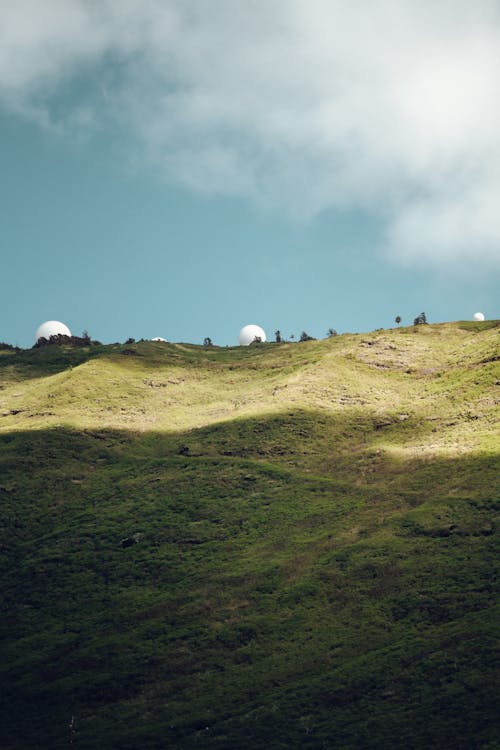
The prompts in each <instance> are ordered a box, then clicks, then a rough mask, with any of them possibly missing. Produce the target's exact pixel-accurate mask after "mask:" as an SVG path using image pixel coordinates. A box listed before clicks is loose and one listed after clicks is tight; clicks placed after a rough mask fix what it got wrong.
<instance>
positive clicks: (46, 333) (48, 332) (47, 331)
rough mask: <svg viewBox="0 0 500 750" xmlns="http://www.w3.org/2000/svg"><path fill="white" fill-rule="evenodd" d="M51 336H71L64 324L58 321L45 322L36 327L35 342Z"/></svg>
mask: <svg viewBox="0 0 500 750" xmlns="http://www.w3.org/2000/svg"><path fill="white" fill-rule="evenodd" d="M51 336H71V331H70V330H69V328H68V326H65V325H64V323H60V322H59V321H58V320H47V321H45V323H42V325H41V326H38V328H37V330H36V334H35V341H38V339H42V338H43V339H50V337H51Z"/></svg>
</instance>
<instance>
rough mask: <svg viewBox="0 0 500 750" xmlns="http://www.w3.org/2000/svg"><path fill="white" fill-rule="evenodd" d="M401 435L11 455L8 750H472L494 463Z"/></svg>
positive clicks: (487, 619)
mask: <svg viewBox="0 0 500 750" xmlns="http://www.w3.org/2000/svg"><path fill="white" fill-rule="evenodd" d="M403 429H406V426H405V423H404V424H400V423H394V424H393V425H391V424H388V425H384V426H380V427H377V426H375V425H374V424H373V419H372V418H371V417H369V418H366V419H364V420H363V419H358V418H356V419H354V418H353V419H351V420H350V421H347V420H345V421H343V422H342V421H341V420H340V419H334V418H330V417H329V416H328V415H324V414H317V413H313V412H298V413H288V414H286V415H279V416H272V417H267V418H262V417H260V418H255V419H250V420H242V419H238V420H234V421H232V422H228V423H221V424H218V425H215V426H213V427H210V428H205V429H203V430H192V431H189V432H180V433H171V434H166V433H154V432H150V433H142V434H138V433H130V432H127V431H119V430H112V431H111V430H89V431H80V432H78V431H74V430H70V429H63V428H56V429H51V430H40V431H30V432H15V433H9V434H4V435H1V436H0V502H1V508H2V521H3V530H4V531H3V538H2V540H1V543H0V555H1V557H2V558H3V562H4V563H5V568H4V569H5V571H6V573H5V576H4V581H5V585H4V594H5V600H4V601H5V609H4V616H3V618H2V620H1V622H0V631H1V634H2V636H3V638H4V642H5V643H6V644H7V646H6V649H5V651H4V658H3V661H2V667H1V671H2V677H3V680H2V682H3V684H4V686H6V687H5V690H4V700H3V706H4V709H3V711H4V713H3V715H2V718H1V722H0V726H1V727H2V730H1V732H2V734H3V743H2V747H4V748H6V750H13V749H14V748H24V749H27V748H35V747H40V746H44V747H51V748H54V750H57V749H58V748H63V747H66V746H67V745H68V744H71V743H70V739H72V737H71V734H70V729H69V724H70V722H71V717H72V716H75V717H76V729H75V732H76V738H77V741H75V742H73V744H76V746H79V747H82V748H95V749H96V750H97V748H103V749H107V748H109V749H111V748H115V747H120V748H130V749H132V748H136V747H147V748H158V749H159V748H163V747H166V746H168V747H171V748H175V750H183V749H184V748H190V747H196V746H200V747H207V748H217V749H218V750H222V749H223V748H224V749H225V750H228V749H229V748H235V747H238V748H242V749H247V750H250V749H251V750H256V749H259V748H262V749H263V748H270V749H271V750H279V749H281V748H283V747H297V748H298V747H306V748H307V747H309V748H321V747H329V746H330V745H329V743H330V744H331V745H332V746H338V747H342V748H346V750H354V748H356V750H359V748H390V749H391V750H396V749H397V748H399V747H401V738H404V739H405V745H407V746H408V747H409V748H413V750H424V748H426V749H427V748H432V747H445V746H449V747H456V748H463V749H465V748H469V747H479V746H485V747H486V743H487V742H488V741H492V740H491V737H492V736H493V735H492V726H493V724H494V722H495V715H496V707H495V705H494V701H493V700H492V695H493V694H494V693H493V692H492V690H491V683H490V680H491V679H492V675H491V665H492V654H491V652H490V649H491V643H492V627H493V623H494V621H493V620H492V617H491V614H490V612H491V607H492V604H493V601H494V579H493V577H492V565H493V561H494V549H493V543H494V534H495V526H494V521H493V512H494V510H495V507H497V506H498V503H497V504H495V501H494V498H495V497H497V477H498V460H497V457H492V456H483V455H469V456H465V457H464V456H461V457H460V458H456V459H444V458H442V457H436V458H434V459H432V458H430V457H429V456H426V457H425V459H421V460H417V459H413V460H411V461H403V460H402V459H401V458H398V459H396V458H394V457H392V456H391V455H390V453H384V452H381V453H377V452H376V451H377V450H379V449H378V448H377V447H376V446H377V440H378V438H379V435H380V434H381V433H383V432H384V431H387V430H395V431H396V430H397V431H398V437H399V439H401V437H402V434H401V432H400V431H401V430H403ZM339 446H340V447H341V448H342V452H343V454H342V455H343V458H342V460H340V459H338V460H337V464H335V460H336V459H335V455H336V454H337V453H339V452H340V447H339ZM206 727H208V729H206ZM73 739H74V738H73ZM332 743H333V744H332Z"/></svg>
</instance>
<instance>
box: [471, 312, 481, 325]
mask: <svg viewBox="0 0 500 750" xmlns="http://www.w3.org/2000/svg"><path fill="white" fill-rule="evenodd" d="M472 320H475V321H477V322H478V323H479V322H480V321H482V320H484V313H481V312H477V313H474V317H473V318H472Z"/></svg>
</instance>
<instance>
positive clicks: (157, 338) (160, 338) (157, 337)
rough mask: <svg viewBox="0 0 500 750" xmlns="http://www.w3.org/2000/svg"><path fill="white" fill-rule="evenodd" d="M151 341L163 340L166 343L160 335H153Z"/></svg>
mask: <svg viewBox="0 0 500 750" xmlns="http://www.w3.org/2000/svg"><path fill="white" fill-rule="evenodd" d="M151 341H163V342H164V343H165V344H167V343H168V342H167V339H163V338H162V337H161V336H155V337H154V339H151Z"/></svg>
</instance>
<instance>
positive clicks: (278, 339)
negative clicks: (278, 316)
mask: <svg viewBox="0 0 500 750" xmlns="http://www.w3.org/2000/svg"><path fill="white" fill-rule="evenodd" d="M274 337H275V339H276V343H277V344H281V342H282V338H281V331H275V332H274Z"/></svg>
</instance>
